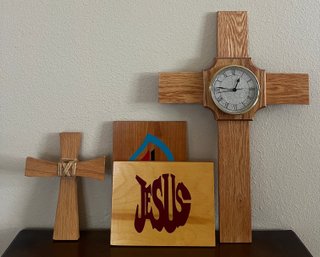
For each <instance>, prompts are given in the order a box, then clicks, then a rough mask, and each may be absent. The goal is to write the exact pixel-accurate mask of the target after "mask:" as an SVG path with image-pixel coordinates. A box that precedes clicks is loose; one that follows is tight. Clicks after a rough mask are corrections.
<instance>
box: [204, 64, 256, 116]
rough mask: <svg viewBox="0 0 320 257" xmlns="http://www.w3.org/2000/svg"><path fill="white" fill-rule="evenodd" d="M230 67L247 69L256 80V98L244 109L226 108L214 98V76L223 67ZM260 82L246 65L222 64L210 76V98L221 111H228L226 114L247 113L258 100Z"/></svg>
mask: <svg viewBox="0 0 320 257" xmlns="http://www.w3.org/2000/svg"><path fill="white" fill-rule="evenodd" d="M232 67H234V68H237V69H239V68H240V69H243V70H245V71H247V72H249V73H250V74H251V75H252V76H253V78H254V80H255V82H256V85H257V87H258V93H257V96H256V99H255V100H254V102H252V104H251V105H250V106H249V107H248V108H246V109H244V110H242V111H232V110H229V109H227V108H225V107H224V106H222V105H221V104H220V103H219V102H218V101H217V100H216V98H215V96H214V92H213V90H212V89H213V88H214V85H213V84H214V81H215V80H216V78H217V77H218V75H219V74H220V73H221V72H222V71H223V70H225V69H229V68H232ZM260 88H261V87H260V83H259V80H258V78H257V76H256V75H255V74H254V73H253V72H252V71H251V70H249V69H248V68H247V67H244V66H241V65H235V64H232V65H228V66H224V67H223V68H221V69H220V70H218V71H217V72H216V73H215V75H214V76H213V77H212V79H211V81H210V86H209V90H210V94H211V99H212V100H213V102H214V103H215V105H216V106H217V107H218V109H219V110H221V111H222V112H224V113H228V114H235V115H236V114H245V113H247V112H249V111H250V110H251V109H252V108H253V107H254V106H255V105H256V104H257V102H258V100H259V97H260Z"/></svg>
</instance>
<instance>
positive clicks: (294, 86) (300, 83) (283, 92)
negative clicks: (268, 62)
mask: <svg viewBox="0 0 320 257" xmlns="http://www.w3.org/2000/svg"><path fill="white" fill-rule="evenodd" d="M267 104H268V105H271V104H309V75H308V74H301V73H293V74H290V73H267Z"/></svg>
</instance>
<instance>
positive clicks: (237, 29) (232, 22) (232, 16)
mask: <svg viewBox="0 0 320 257" xmlns="http://www.w3.org/2000/svg"><path fill="white" fill-rule="evenodd" d="M247 20H248V17H247V12H218V14H217V57H218V58H243V57H248V56H249V54H248V21H247Z"/></svg>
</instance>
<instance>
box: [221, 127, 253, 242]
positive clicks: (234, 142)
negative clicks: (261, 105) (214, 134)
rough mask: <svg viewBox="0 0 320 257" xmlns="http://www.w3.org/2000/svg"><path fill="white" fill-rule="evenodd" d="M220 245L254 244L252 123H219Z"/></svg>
mask: <svg viewBox="0 0 320 257" xmlns="http://www.w3.org/2000/svg"><path fill="white" fill-rule="evenodd" d="M218 133H219V140H218V158H219V160H218V162H219V222H220V242H222V243H231V242H251V195H250V149H249V147H250V142H249V121H218Z"/></svg>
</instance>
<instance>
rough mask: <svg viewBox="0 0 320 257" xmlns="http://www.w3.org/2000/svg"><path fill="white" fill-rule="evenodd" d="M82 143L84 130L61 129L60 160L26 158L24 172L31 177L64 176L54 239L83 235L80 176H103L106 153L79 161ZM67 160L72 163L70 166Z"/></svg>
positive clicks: (100, 178)
mask: <svg viewBox="0 0 320 257" xmlns="http://www.w3.org/2000/svg"><path fill="white" fill-rule="evenodd" d="M80 143H81V133H75V132H68V133H61V134H60V151H61V161H60V163H55V162H49V161H44V160H38V159H34V158H31V157H28V158H27V161H26V170H25V175H26V176H28V177H55V176H58V175H59V176H61V179H60V191H59V198H58V206H57V212H56V220H55V225H54V232H53V239H54V240H78V239H79V237H80V233H79V213H78V193H77V176H79V177H89V178H94V179H98V180H103V179H104V173H105V157H101V158H98V159H94V160H90V161H81V162H78V161H77V158H78V154H79V150H80ZM74 162H75V163H74ZM68 163H69V166H68V167H67V165H68ZM75 165H76V166H75ZM72 168H74V170H73V172H74V174H72ZM59 172H60V173H59Z"/></svg>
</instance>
